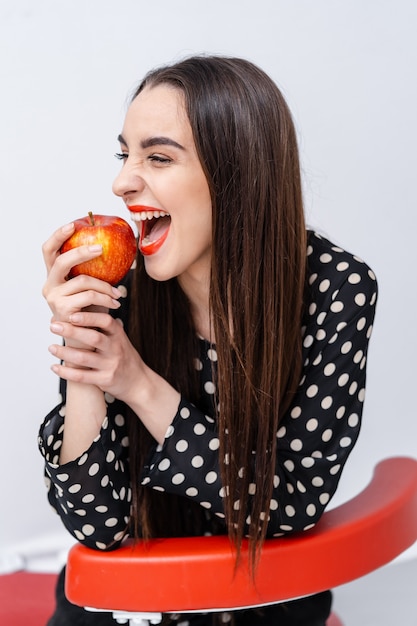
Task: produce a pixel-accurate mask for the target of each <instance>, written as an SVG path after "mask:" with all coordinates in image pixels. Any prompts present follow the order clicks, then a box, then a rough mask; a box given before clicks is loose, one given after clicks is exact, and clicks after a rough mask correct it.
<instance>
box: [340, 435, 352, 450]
mask: <svg viewBox="0 0 417 626" xmlns="http://www.w3.org/2000/svg"><path fill="white" fill-rule="evenodd" d="M339 443H340V447H341V448H348V447H349V446H350V445H351V443H352V439H351V438H350V437H342V438H341V440H340V442H339Z"/></svg>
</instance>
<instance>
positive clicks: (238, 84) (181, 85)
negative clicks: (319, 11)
mask: <svg viewBox="0 0 417 626" xmlns="http://www.w3.org/2000/svg"><path fill="white" fill-rule="evenodd" d="M159 84H168V85H171V86H172V87H174V88H176V89H179V90H180V91H181V92H182V93H183V96H184V102H185V108H186V112H187V114H188V118H189V121H190V124H191V128H192V131H193V136H194V141H195V145H196V148H197V152H198V155H199V159H200V161H201V165H202V167H203V170H204V172H205V175H206V178H207V181H208V185H209V189H210V192H211V198H212V207H213V211H212V214H213V217H212V220H213V243H212V265H211V283H210V313H211V317H212V323H213V328H214V333H215V338H216V350H217V355H218V377H217V380H216V383H217V389H218V403H219V406H220V410H219V413H218V416H217V417H218V427H219V439H220V453H219V462H220V468H221V472H222V481H223V485H224V486H226V488H225V492H226V496H225V499H224V501H225V511H224V512H225V515H226V520H227V529H228V533H229V536H230V537H231V539H232V540H233V542H234V543H235V545H236V546H237V549H238V550H239V547H240V545H241V542H242V539H243V537H244V534H245V530H244V529H245V524H246V523H247V520H248V515H249V518H250V522H249V541H250V546H251V554H252V557H253V562H255V560H256V556H257V554H258V548H259V547H260V545H261V544H262V541H263V539H264V538H265V536H266V531H267V525H268V512H269V503H270V499H271V495H272V489H273V480H274V470H275V463H276V461H275V457H276V434H277V430H278V424H279V421H280V419H281V418H282V416H283V414H284V412H285V410H286V409H287V408H288V406H289V403H290V401H291V397H292V395H293V394H294V392H295V390H296V388H297V386H298V383H299V378H300V372H301V324H302V321H301V320H302V310H303V292H304V283H305V272H306V245H307V244H306V228H305V222H304V211H303V202H302V191H301V180H300V165H299V157H298V148H297V139H296V132H295V128H294V124H293V121H292V117H291V114H290V111H289V109H288V106H287V104H286V102H285V100H284V98H283V96H282V94H281V92H280V90H279V89H278V87H277V86H276V84H275V83H274V82H273V81H272V80H271V79H270V78H269V77H268V76H267V75H266V74H265V73H264V72H263V71H262V70H261V69H259V68H258V67H256V66H255V65H254V64H252V63H250V62H249V61H246V60H243V59H238V58H226V57H219V56H198V57H191V58H188V59H185V60H183V61H181V62H179V63H176V64H174V65H172V66H169V67H163V68H160V69H157V70H154V71H152V72H151V73H149V74H148V75H147V76H146V77H145V79H144V80H143V82H142V83H141V84H140V86H139V87H138V89H137V91H136V92H135V93H134V96H133V98H135V97H136V96H137V95H138V94H139V93H140V92H141V91H142V89H144V87H146V86H147V87H152V86H156V85H159ZM142 294H146V296H143V297H142ZM132 298H133V301H132V305H131V324H130V334H131V338H132V341H133V342H134V343H135V345H136V346H137V347H138V349H139V350H140V351H141V354H142V355H143V358H144V359H145V361H146V362H147V363H148V364H149V365H150V366H151V367H153V368H154V369H155V370H156V371H158V372H159V373H161V374H162V375H163V376H164V377H165V378H167V380H168V381H169V382H170V383H171V384H172V385H174V386H175V387H176V388H177V389H178V390H179V391H180V392H182V393H183V394H184V395H186V396H187V397H188V398H189V399H191V400H197V393H198V392H197V387H196V384H197V381H196V374H195V372H194V371H193V367H192V363H193V356H194V355H195V341H196V339H195V331H194V328H193V321H192V318H191V314H190V310H189V306H188V302H187V299H186V297H185V295H184V293H183V292H182V291H181V289H180V287H179V285H178V283H177V281H176V279H173V280H171V281H168V282H165V283H156V282H155V281H152V280H151V279H150V278H149V277H148V276H147V275H146V272H145V271H144V268H143V264H142V263H141V260H140V259H139V264H138V269H137V271H136V277H135V284H134V287H133V292H132ZM187 356H188V358H187ZM133 424H134V426H133V427H134V429H135V430H136V432H135V433H132V434H131V438H132V441H131V455H132V460H131V464H132V480H133V487H134V493H135V499H134V502H135V505H134V511H135V518H136V521H137V526H138V528H140V529H141V531H142V534H144V535H145V536H150V535H156V534H160V535H161V534H164V535H167V534H170V533H171V532H172V533H173V534H176V533H178V532H180V530H179V529H180V527H181V532H183V533H187V532H191V531H192V530H193V532H194V533H195V532H196V526H195V521H193V522H191V521H190V523H189V524H188V523H187V522H186V521H184V519H181V520H179V525H178V528H176V529H174V526H173V525H172V523H171V529H172V530H171V531H170V530H169V529H168V527H167V524H168V520H169V519H170V517H169V516H167V517H166V518H165V519H163V517H165V516H163V515H162V514H161V510H160V509H159V508H158V511H156V510H155V511H154V512H152V508H153V505H152V503H151V500H152V496H151V495H150V494H149V491H150V490H146V489H145V488H141V487H140V486H139V485H137V481H135V476H136V475H137V473H138V472H139V471H140V468H141V467H142V464H143V462H144V458H145V455H146V453H147V450H148V448H149V443H150V441H149V436H146V433H145V431H144V429H143V428H142V427H141V426H140V422H139V420H138V419H135V420H133ZM135 467H136V470H135V469H134V468H135ZM253 485H256V488H255V493H254V495H249V494H250V492H252V493H253V491H254V487H253ZM164 497H166V495H165V494H164ZM155 498H158V502H159V505H161V502H162V500H163V498H159V495H156V496H155ZM238 501H239V505H237V504H236V503H237V502H238ZM159 505H158V506H159ZM168 506H172V503H169V504H168ZM170 515H171V516H172V510H171V512H170ZM196 515H197V516H198V512H197V513H196ZM187 519H189V520H191V517H190V516H189V515H188V516H187ZM171 522H172V519H171ZM187 526H190V528H189V529H187ZM191 527H192V528H191ZM197 532H198V526H197Z"/></svg>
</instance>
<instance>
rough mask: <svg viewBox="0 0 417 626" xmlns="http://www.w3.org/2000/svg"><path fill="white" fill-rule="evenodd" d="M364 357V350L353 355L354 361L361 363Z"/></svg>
mask: <svg viewBox="0 0 417 626" xmlns="http://www.w3.org/2000/svg"><path fill="white" fill-rule="evenodd" d="M362 357H363V350H358V351H357V352H356V354H355V355H354V357H353V362H354V363H360V362H361V360H362Z"/></svg>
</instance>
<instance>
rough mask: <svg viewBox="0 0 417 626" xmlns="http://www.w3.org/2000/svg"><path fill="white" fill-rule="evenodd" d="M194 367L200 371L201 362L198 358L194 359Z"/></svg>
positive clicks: (201, 367)
mask: <svg viewBox="0 0 417 626" xmlns="http://www.w3.org/2000/svg"><path fill="white" fill-rule="evenodd" d="M194 368H195V369H196V370H197V371H198V372H201V370H202V369H203V364H202V362H201V360H200V359H194Z"/></svg>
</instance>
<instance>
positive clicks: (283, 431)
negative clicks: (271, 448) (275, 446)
mask: <svg viewBox="0 0 417 626" xmlns="http://www.w3.org/2000/svg"><path fill="white" fill-rule="evenodd" d="M286 434H287V429H286V428H285V426H281V428H280V429H279V430H278V432H277V437H278V439H283V438H284V437H285V435H286Z"/></svg>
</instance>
